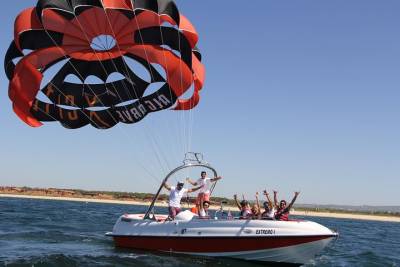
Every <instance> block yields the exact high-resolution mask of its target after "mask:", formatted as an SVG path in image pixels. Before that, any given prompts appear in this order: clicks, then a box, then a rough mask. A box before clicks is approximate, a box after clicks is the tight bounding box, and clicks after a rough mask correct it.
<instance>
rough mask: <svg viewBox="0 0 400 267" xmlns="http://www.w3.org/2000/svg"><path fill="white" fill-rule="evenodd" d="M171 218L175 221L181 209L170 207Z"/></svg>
mask: <svg viewBox="0 0 400 267" xmlns="http://www.w3.org/2000/svg"><path fill="white" fill-rule="evenodd" d="M168 212H169V217H171V218H172V219H175V217H176V215H177V214H178V213H179V212H181V208H177V207H168Z"/></svg>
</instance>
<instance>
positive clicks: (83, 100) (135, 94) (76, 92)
mask: <svg viewBox="0 0 400 267" xmlns="http://www.w3.org/2000/svg"><path fill="white" fill-rule="evenodd" d="M127 57H131V58H133V59H134V60H137V61H138V62H139V63H140V64H145V65H144V67H146V69H147V70H149V71H151V73H152V74H153V75H152V78H153V79H152V81H151V82H165V79H164V78H163V77H162V76H161V75H160V74H159V73H158V71H157V70H156V69H155V68H154V67H153V66H152V65H151V64H148V63H147V62H146V61H143V60H141V59H140V58H138V57H135V56H133V55H129V54H128V55H127ZM114 72H118V73H120V74H122V75H123V76H125V79H121V80H117V81H113V82H108V83H106V82H105V81H106V80H107V78H108V76H109V75H110V74H111V73H114ZM69 74H74V75H76V76H77V77H78V78H79V79H80V80H81V81H82V84H79V83H70V82H66V81H65V78H66V77H67V76H68V75H69ZM90 75H94V76H96V77H98V78H100V79H102V80H103V81H104V83H101V84H84V80H85V79H86V78H87V77H88V76H90ZM148 86H149V83H148V82H146V81H144V80H142V79H141V78H140V77H138V76H137V75H136V74H135V73H134V72H133V71H132V70H131V69H130V68H129V66H128V65H127V64H126V62H125V61H124V59H123V58H122V57H121V58H118V59H113V60H106V61H103V62H98V61H80V60H76V59H71V60H70V61H68V62H67V63H66V64H65V65H64V66H63V67H62V68H61V69H60V70H59V72H58V73H57V74H56V75H55V76H54V78H53V79H52V80H51V81H50V83H49V84H47V85H46V86H45V87H44V88H42V92H43V93H44V94H45V95H46V96H47V97H48V98H49V99H50V100H51V101H52V103H54V104H58V105H65V106H71V107H79V108H87V107H110V106H115V105H118V104H120V103H123V102H126V101H129V100H135V99H140V98H142V96H143V94H144V92H145V90H146V89H147V87H148Z"/></svg>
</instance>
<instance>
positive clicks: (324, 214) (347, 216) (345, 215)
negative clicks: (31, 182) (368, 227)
mask: <svg viewBox="0 0 400 267" xmlns="http://www.w3.org/2000/svg"><path fill="white" fill-rule="evenodd" d="M0 198H24V199H41V200H58V201H74V202H87V203H104V204H122V205H140V206H146V205H150V202H149V201H147V202H146V201H132V200H110V199H96V198H73V197H49V196H34V195H18V194H0ZM155 206H157V207H167V206H168V205H167V203H166V202H165V201H164V202H157V203H156V204H155ZM185 206H186V204H185V203H184V204H183V205H182V207H183V208H185ZM225 207H226V208H231V209H236V207H231V206H225ZM210 208H211V209H219V206H215V205H212V206H211V207H210ZM290 214H291V215H294V216H304V217H324V218H337V219H352V220H367V221H381V222H400V217H391V216H383V215H367V214H354V213H337V212H316V211H297V210H293V211H291V212H290Z"/></svg>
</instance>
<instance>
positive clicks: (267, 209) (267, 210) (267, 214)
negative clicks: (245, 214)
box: [261, 190, 276, 220]
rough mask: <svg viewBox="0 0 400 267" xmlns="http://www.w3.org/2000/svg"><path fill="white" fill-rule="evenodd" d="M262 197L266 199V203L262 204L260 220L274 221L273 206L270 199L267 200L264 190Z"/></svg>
mask: <svg viewBox="0 0 400 267" xmlns="http://www.w3.org/2000/svg"><path fill="white" fill-rule="evenodd" d="M264 196H265V197H266V198H267V201H265V202H264V203H263V206H264V212H263V213H262V214H261V219H263V220H274V219H275V212H276V209H275V206H276V205H274V204H273V203H272V201H271V199H270V198H269V194H268V192H267V190H264Z"/></svg>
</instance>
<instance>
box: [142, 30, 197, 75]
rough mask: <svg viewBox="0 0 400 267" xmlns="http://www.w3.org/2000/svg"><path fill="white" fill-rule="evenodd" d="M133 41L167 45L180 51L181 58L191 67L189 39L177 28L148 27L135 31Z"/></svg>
mask: <svg viewBox="0 0 400 267" xmlns="http://www.w3.org/2000/svg"><path fill="white" fill-rule="evenodd" d="M134 38H135V42H137V43H143V44H152V45H167V46H169V47H171V48H172V49H173V50H176V51H179V52H180V53H181V58H182V60H183V61H184V62H185V63H186V65H188V67H189V68H192V49H191V47H190V43H189V41H188V40H187V39H186V37H185V36H184V35H183V34H181V33H180V32H179V31H178V30H177V29H175V28H171V27H149V28H145V29H141V30H140V32H139V31H136V32H135V36H134Z"/></svg>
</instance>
